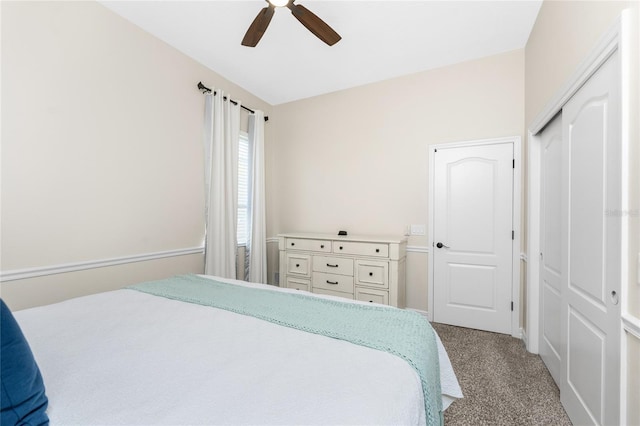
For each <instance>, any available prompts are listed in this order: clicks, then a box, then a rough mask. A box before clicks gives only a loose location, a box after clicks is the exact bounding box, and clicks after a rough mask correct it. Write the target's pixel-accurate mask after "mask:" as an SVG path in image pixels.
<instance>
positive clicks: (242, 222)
mask: <svg viewBox="0 0 640 426" xmlns="http://www.w3.org/2000/svg"><path fill="white" fill-rule="evenodd" d="M248 206H249V136H248V135H247V133H246V132H240V140H239V141H238V224H237V226H238V232H237V240H238V245H239V246H244V245H246V244H247V238H248V235H247V233H248V232H249V224H248V220H249V214H248V213H249V211H248Z"/></svg>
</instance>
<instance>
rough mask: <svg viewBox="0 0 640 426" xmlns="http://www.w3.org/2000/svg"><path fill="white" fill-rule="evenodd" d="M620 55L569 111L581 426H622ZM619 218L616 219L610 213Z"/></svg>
mask: <svg viewBox="0 0 640 426" xmlns="http://www.w3.org/2000/svg"><path fill="white" fill-rule="evenodd" d="M618 68H619V54H618V53H617V52H616V53H614V54H613V55H612V57H610V58H609V59H608V60H607V62H605V64H604V65H602V67H600V69H599V70H598V71H597V72H596V73H595V74H594V75H593V76H592V77H591V78H590V79H589V80H588V81H587V82H586V83H585V85H584V86H583V87H582V88H581V89H580V90H579V91H578V92H577V93H576V94H575V95H574V96H573V97H572V98H571V99H570V100H569V102H567V104H566V105H565V106H564V108H563V110H562V122H563V125H562V128H563V145H564V152H563V156H564V158H565V159H566V160H565V164H564V168H563V169H564V174H565V177H564V179H565V182H566V183H567V185H566V186H565V187H566V190H567V193H566V194H565V195H566V196H565V197H564V199H565V200H566V201H565V204H564V206H563V212H566V214H563V216H564V221H563V229H562V231H563V233H562V237H563V239H564V241H565V243H566V244H567V245H568V250H566V251H565V253H564V256H563V267H562V269H563V272H565V271H566V284H565V285H566V288H565V290H566V291H564V293H563V295H562V298H563V300H562V313H561V315H562V319H563V332H564V333H565V336H563V337H564V340H565V342H566V345H567V346H566V360H564V364H565V365H564V367H565V369H564V371H563V373H564V377H563V380H562V382H561V400H562V403H563V405H564V407H565V409H566V411H567V414H568V415H569V417H570V418H571V420H572V422H573V423H574V424H580V425H587V424H598V425H603V424H606V425H615V424H619V414H620V413H619V411H620V359H619V353H620V334H621V325H620V304H619V301H618V297H619V294H620V279H621V253H620V250H621V224H620V217H619V215H616V214H615V212H616V211H620V206H621V188H620V182H621V175H620V165H621V135H620V132H621V130H620V129H621V126H620V110H619V108H620V94H619V84H618V81H619V80H618V76H619V75H620V73H619V69H618ZM608 212H613V214H608Z"/></svg>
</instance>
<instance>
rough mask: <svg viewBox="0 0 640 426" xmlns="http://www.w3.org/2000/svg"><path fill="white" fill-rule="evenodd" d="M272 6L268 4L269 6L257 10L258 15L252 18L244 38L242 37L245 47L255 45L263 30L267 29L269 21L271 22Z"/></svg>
mask: <svg viewBox="0 0 640 426" xmlns="http://www.w3.org/2000/svg"><path fill="white" fill-rule="evenodd" d="M273 11H274V7H273V6H272V5H271V4H269V6H267V7H265V8H264V9H262V10H261V11H260V12H258V15H257V16H256V18H255V19H254V20H253V22H252V23H251V25H250V26H249V29H248V30H247V32H246V34H245V35H244V38H243V39H242V45H243V46H247V47H256V45H257V44H258V42H259V41H260V39H261V38H262V36H263V35H264V32H265V31H267V27H268V26H269V22H271V18H273Z"/></svg>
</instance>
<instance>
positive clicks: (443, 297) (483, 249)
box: [433, 143, 513, 333]
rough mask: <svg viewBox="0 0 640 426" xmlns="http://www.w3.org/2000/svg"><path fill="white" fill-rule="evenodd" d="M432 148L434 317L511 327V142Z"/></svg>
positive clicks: (454, 322) (502, 328)
mask: <svg viewBox="0 0 640 426" xmlns="http://www.w3.org/2000/svg"><path fill="white" fill-rule="evenodd" d="M434 155H435V157H434V160H435V161H434V167H435V170H434V179H435V181H434V191H435V192H434V242H435V243H437V242H440V243H442V244H443V246H442V247H437V246H434V248H433V250H434V257H433V268H434V271H433V274H434V275H433V277H434V304H433V306H434V308H433V309H434V313H433V314H434V320H435V321H436V322H441V323H445V324H452V325H458V326H462V327H470V328H478V329H481V330H488V331H494V332H499V333H511V289H512V282H511V280H512V229H513V228H512V223H513V222H512V212H513V165H512V162H513V144H512V143H496V144H485V145H475V146H466V147H452V148H439V149H438V150H437V152H435V154H434Z"/></svg>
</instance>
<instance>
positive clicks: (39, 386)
mask: <svg viewBox="0 0 640 426" xmlns="http://www.w3.org/2000/svg"><path fill="white" fill-rule="evenodd" d="M0 342H1V343H2V351H1V352H0V383H1V384H2V386H1V387H2V395H1V396H0V404H1V405H2V408H1V409H0V424H2V426H12V425H33V426H35V425H48V424H49V417H47V413H46V410H47V404H48V402H49V401H48V400H47V395H46V394H45V392H44V382H43V381H42V375H41V374H40V369H38V365H37V364H36V360H35V359H34V358H33V353H31V349H30V348H29V344H28V343H27V340H26V339H25V338H24V335H23V334H22V331H21V330H20V327H19V326H18V323H17V322H16V320H15V318H14V317H13V314H12V313H11V311H10V310H9V308H8V307H7V305H6V304H5V303H4V301H3V300H2V299H0Z"/></svg>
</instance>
